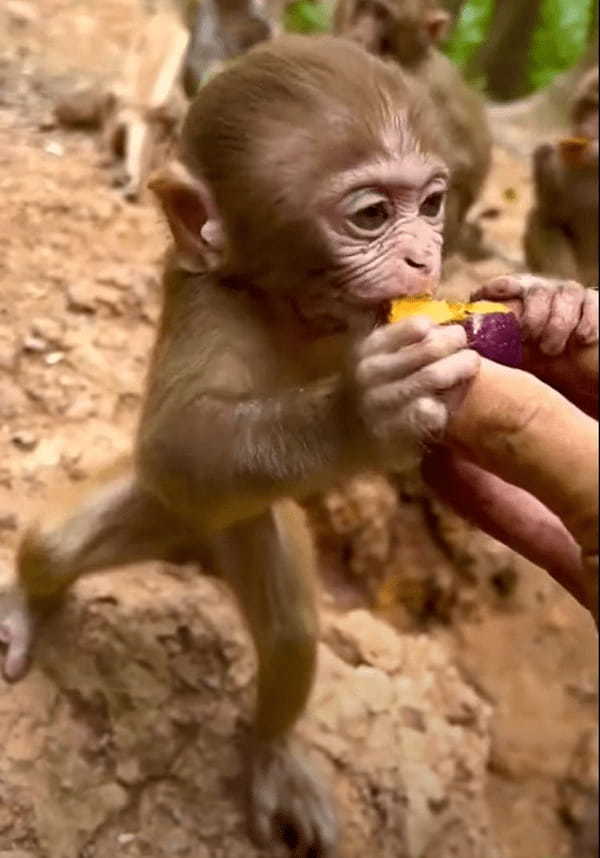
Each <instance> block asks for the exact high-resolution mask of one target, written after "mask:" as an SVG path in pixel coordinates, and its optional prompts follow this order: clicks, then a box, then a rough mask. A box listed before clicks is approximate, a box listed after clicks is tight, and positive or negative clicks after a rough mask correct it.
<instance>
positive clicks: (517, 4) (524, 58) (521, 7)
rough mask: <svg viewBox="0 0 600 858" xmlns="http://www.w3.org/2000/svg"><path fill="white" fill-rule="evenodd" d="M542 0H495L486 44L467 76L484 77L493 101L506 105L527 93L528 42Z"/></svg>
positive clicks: (529, 41)
mask: <svg viewBox="0 0 600 858" xmlns="http://www.w3.org/2000/svg"><path fill="white" fill-rule="evenodd" d="M541 5H542V0H496V2H495V3H494V11H493V13H492V21H491V25H490V29H489V34H488V38H487V40H486V42H485V43H484V44H483V45H482V46H481V48H480V49H479V51H478V52H477V54H476V55H475V58H474V60H473V61H472V64H471V68H470V69H469V70H468V74H467V76H468V77H469V78H471V79H474V78H477V77H485V79H486V82H487V91H488V93H489V95H490V97H491V98H493V99H495V100H496V101H510V100H511V99H514V98H518V97H519V96H522V95H524V94H525V92H526V91H527V64H528V62H529V49H530V44H531V38H532V36H533V33H534V30H535V28H536V25H537V23H538V18H539V12H540V7H541Z"/></svg>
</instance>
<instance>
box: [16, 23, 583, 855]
mask: <svg viewBox="0 0 600 858" xmlns="http://www.w3.org/2000/svg"><path fill="white" fill-rule="evenodd" d="M427 108H428V105H427V103H426V100H424V99H423V97H422V93H421V90H420V89H419V88H418V87H414V86H413V85H412V83H411V82H410V80H409V79H407V78H406V77H405V76H404V75H403V73H402V72H401V71H400V70H399V69H398V68H397V67H395V66H393V65H391V64H390V65H388V64H385V63H383V62H381V61H380V60H379V59H377V58H375V57H370V56H369V55H367V54H365V53H364V52H363V51H361V50H360V49H359V48H358V47H356V46H354V45H352V44H351V43H350V42H344V41H339V40H336V39H332V38H325V37H324V38H314V39H311V38H303V37H288V38H285V39H281V40H280V41H278V42H277V41H275V42H273V43H270V44H266V45H265V46H261V47H259V48H257V49H254V50H253V51H251V52H250V53H249V54H248V55H247V56H245V57H244V58H241V59H240V60H239V61H236V62H235V63H234V64H232V66H231V67H230V68H229V69H227V70H225V71H224V72H223V73H222V74H220V75H218V76H217V77H215V78H214V79H213V80H212V81H210V82H209V83H208V84H207V85H206V86H205V87H203V88H202V89H201V91H200V93H199V95H198V97H197V99H196V101H195V102H194V104H193V105H192V108H191V110H190V112H189V114H188V117H187V120H186V122H185V126H184V130H183V135H182V142H181V151H180V155H181V160H180V162H177V163H175V164H173V165H171V166H170V167H168V168H165V169H164V170H163V171H162V173H161V174H160V175H159V176H157V177H156V178H155V180H154V182H153V186H154V190H155V192H156V193H157V195H158V196H159V197H160V199H161V201H162V204H163V207H164V211H165V214H166V217H167V219H168V221H169V224H170V227H171V231H172V235H173V239H174V247H173V250H172V252H171V253H170V256H169V259H168V261H167V265H166V270H165V275H164V303H163V312H162V318H161V322H160V325H159V331H158V335H157V341H156V345H155V349H154V353H153V356H152V361H151V365H150V368H149V373H148V381H147V391H146V399H145V405H144V409H143V413H142V416H141V420H140V424H139V429H138V437H137V444H136V452H135V457H134V458H135V464H132V463H131V462H130V461H128V460H124V461H122V462H120V463H117V464H115V466H114V467H112V468H111V469H109V470H107V471H106V472H104V473H102V474H100V475H98V477H97V479H95V480H94V481H92V482H91V483H89V484H87V485H85V486H81V487H78V488H77V489H76V493H77V495H78V497H77V498H76V499H74V500H72V501H69V502H65V503H64V504H62V505H61V504H58V503H55V504H53V505H52V506H51V507H50V508H48V509H47V510H46V511H45V512H43V514H42V515H41V517H40V518H39V520H38V521H37V522H35V523H33V524H32V525H31V527H30V528H29V529H28V530H27V532H26V533H25V534H24V536H23V539H22V542H21V545H20V548H19V552H18V558H17V559H18V582H19V587H18V589H17V590H16V591H15V593H14V598H13V602H12V604H11V605H9V607H8V608H7V609H6V611H5V613H4V614H3V615H2V617H0V637H1V639H2V640H3V641H4V642H5V643H6V645H7V653H6V660H5V663H4V672H5V675H6V676H7V677H8V678H10V679H17V678H18V677H19V676H20V675H22V674H23V672H24V670H25V669H26V666H27V658H28V653H29V649H30V646H31V641H32V636H33V633H34V631H35V625H36V621H37V618H38V617H39V616H40V614H41V613H42V612H43V610H44V609H45V608H46V607H47V606H48V605H49V604H50V603H51V601H52V600H53V598H54V597H55V596H57V595H59V594H60V593H61V592H62V591H63V590H64V588H65V587H66V586H67V585H68V584H69V583H70V582H71V581H72V580H73V579H74V578H75V577H76V576H77V575H78V574H80V573H81V572H84V571H86V570H91V569H99V568H103V567H107V566H111V565H122V564H124V563H130V562H134V561H137V560H142V559H148V558H157V557H158V558H164V559H168V560H175V561H177V560H182V559H186V560H194V559H196V560H199V561H200V562H202V563H203V564H207V565H209V566H210V568H211V569H214V570H215V571H217V572H220V573H221V574H222V575H223V577H224V578H225V579H226V580H227V581H228V582H229V583H230V584H231V586H232V588H233V590H234V592H235V594H236V596H237V599H238V602H239V604H240V607H241V610H242V613H243V614H244V616H245V618H246V620H247V622H248V625H249V628H250V630H251V632H252V634H253V637H254V640H255V643H256V649H257V653H258V660H259V675H258V699H257V713H256V724H255V735H254V752H253V759H252V774H251V798H252V815H253V822H254V826H255V830H256V832H257V834H258V835H259V837H260V838H261V839H262V840H263V841H265V842H268V841H269V840H271V839H272V838H273V837H274V836H275V835H276V834H277V833H278V832H279V831H280V830H281V827H282V825H283V823H288V825H289V826H290V827H291V829H293V832H294V839H292V841H291V842H292V843H293V848H294V849H295V854H296V855H299V856H301V858H305V856H306V858H307V856H314V855H327V854H330V853H331V850H332V849H333V844H334V841H335V825H334V821H333V814H332V812H331V810H330V808H329V805H328V802H327V799H326V797H325V795H324V793H323V790H322V787H321V786H320V783H319V781H318V779H317V778H316V777H315V775H314V774H313V773H312V772H311V771H310V770H309V769H308V767H307V766H306V765H305V763H304V761H303V760H302V758H301V756H300V755H299V754H298V752H297V751H296V750H295V749H294V746H293V743H292V741H291V738H290V731H291V729H292V727H293V725H294V723H295V721H296V720H297V718H298V716H299V715H300V713H301V712H302V710H303V708H304V706H305V703H306V699H307V696H308V694H309V691H310V688H311V685H312V679H313V673H314V665H315V652H316V638H317V617H316V610H315V598H314V583H313V578H314V574H313V573H314V556H313V549H312V544H311V540H310V537H309V533H308V530H307V527H306V524H305V522H304V519H303V516H302V513H301V512H300V510H299V508H298V507H297V506H296V505H295V503H294V501H293V500H291V498H300V497H302V496H303V495H305V494H306V493H308V492H310V491H313V490H316V489H319V488H323V487H325V486H327V485H329V484H331V483H332V482H333V481H335V480H338V479H340V478H341V477H343V476H344V475H346V474H350V473H354V472H356V471H358V470H364V469H368V468H379V469H383V470H387V469H401V468H403V467H408V466H412V465H414V464H415V463H417V462H418V461H419V459H420V456H421V453H422V447H423V444H424V443H425V442H427V441H428V440H429V439H432V438H437V437H439V435H440V434H441V433H443V429H444V426H445V423H446V420H447V416H448V410H449V407H450V405H451V403H452V401H453V397H454V396H455V394H456V388H457V386H458V385H460V384H461V383H463V382H465V381H467V380H468V379H470V378H471V377H472V376H473V374H474V373H475V372H476V371H477V367H478V357H477V355H476V354H474V353H473V352H472V351H470V350H468V349H467V348H466V335H465V332H464V329H463V328H461V327H458V326H450V327H437V326H434V325H433V324H432V323H430V322H428V321H427V320H424V319H411V320H407V321H406V322H404V323H398V324H395V325H385V324H381V323H382V322H384V321H385V319H386V318H387V313H388V310H389V302H390V301H391V300H392V299H393V298H395V297H399V296H402V295H406V294H421V293H423V292H427V291H432V290H433V289H434V288H435V286H436V285H437V281H438V279H439V273H440V265H441V258H440V257H441V245H442V238H441V232H442V225H443V216H444V196H445V193H446V182H447V179H446V176H447V169H446V167H445V165H444V164H443V162H442V161H441V160H440V159H439V157H438V156H436V155H435V132H434V130H433V129H432V128H431V127H430V125H429V114H430V111H428V109H427ZM325 119H327V120H328V121H325ZM556 296H557V298H556V302H555V304H553V305H552V306H553V307H554V309H553V310H552V312H550V309H549V308H550V303H549V304H548V314H549V316H550V317H551V318H552V319H553V320H554V322H555V324H554V333H555V335H556V322H557V320H558V323H559V324H558V327H559V328H560V329H561V330H562V329H566V328H567V327H568V333H570V332H571V330H572V329H575V328H576V326H577V324H578V323H579V312H577V313H573V312H571V314H570V316H569V319H570V321H569V326H567V323H566V322H565V323H564V324H562V327H561V324H560V322H561V319H562V316H561V312H560V307H561V300H562V298H561V296H562V292H560V290H558V291H557V292H556ZM567 297H568V300H569V301H570V303H571V309H572V307H573V306H574V301H575V298H576V296H574V294H573V290H572V289H571V291H570V292H569V293H568V295H567ZM578 300H579V301H580V303H581V300H580V298H579V299H578ZM538 303H539V302H538ZM578 306H579V305H578ZM565 339H566V338H565ZM563 345H564V343H563ZM287 830H289V829H287Z"/></svg>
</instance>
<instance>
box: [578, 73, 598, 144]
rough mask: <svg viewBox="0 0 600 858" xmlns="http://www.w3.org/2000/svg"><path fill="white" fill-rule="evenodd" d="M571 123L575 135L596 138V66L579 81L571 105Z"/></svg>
mask: <svg viewBox="0 0 600 858" xmlns="http://www.w3.org/2000/svg"><path fill="white" fill-rule="evenodd" d="M571 125H572V129H573V134H575V136H576V137H587V138H588V139H590V140H597V139H598V66H594V68H592V69H590V70H589V71H587V72H586V73H585V74H584V75H583V77H582V78H581V80H580V81H579V84H578V86H577V88H576V90H575V95H574V97H573V101H572V105H571Z"/></svg>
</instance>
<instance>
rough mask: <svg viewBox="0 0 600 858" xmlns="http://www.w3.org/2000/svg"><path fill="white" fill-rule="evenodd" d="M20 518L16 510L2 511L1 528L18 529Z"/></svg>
mask: <svg viewBox="0 0 600 858" xmlns="http://www.w3.org/2000/svg"><path fill="white" fill-rule="evenodd" d="M18 526H19V519H18V518H17V516H16V513H14V512H0V530H16V529H17V527H18Z"/></svg>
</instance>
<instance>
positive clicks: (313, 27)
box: [283, 0, 332, 33]
mask: <svg viewBox="0 0 600 858" xmlns="http://www.w3.org/2000/svg"><path fill="white" fill-rule="evenodd" d="M331 14H332V13H331V9H330V7H328V6H327V5H326V4H325V3H322V2H319V0H296V2H295V3H292V4H291V5H290V6H288V7H287V9H286V11H285V15H284V19H283V24H284V27H285V29H286V30H287V31H288V32H291V33H325V32H327V31H328V30H329V29H331Z"/></svg>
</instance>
